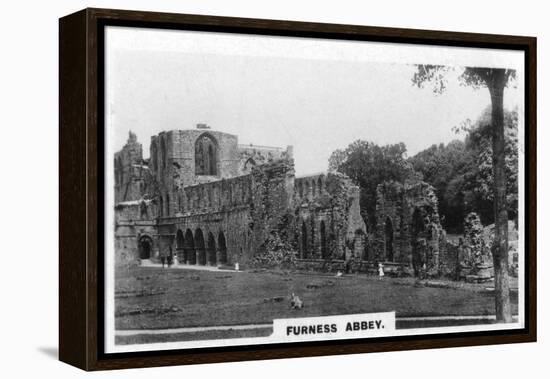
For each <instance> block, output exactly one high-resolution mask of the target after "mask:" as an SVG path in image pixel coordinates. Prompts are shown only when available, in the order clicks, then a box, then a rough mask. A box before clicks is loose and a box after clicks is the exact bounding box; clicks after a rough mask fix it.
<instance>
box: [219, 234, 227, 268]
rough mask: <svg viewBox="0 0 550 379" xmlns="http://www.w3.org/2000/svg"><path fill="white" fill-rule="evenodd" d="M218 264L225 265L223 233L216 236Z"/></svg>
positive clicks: (225, 247)
mask: <svg viewBox="0 0 550 379" xmlns="http://www.w3.org/2000/svg"><path fill="white" fill-rule="evenodd" d="M218 255H219V257H218V262H219V263H221V264H226V263H227V244H226V241H225V235H224V234H223V232H220V233H219V234H218Z"/></svg>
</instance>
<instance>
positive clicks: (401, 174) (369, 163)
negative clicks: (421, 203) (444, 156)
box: [329, 140, 417, 226]
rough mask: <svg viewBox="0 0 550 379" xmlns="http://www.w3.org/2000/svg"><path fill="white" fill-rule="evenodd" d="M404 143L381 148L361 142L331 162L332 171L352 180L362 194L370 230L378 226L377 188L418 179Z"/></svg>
mask: <svg viewBox="0 0 550 379" xmlns="http://www.w3.org/2000/svg"><path fill="white" fill-rule="evenodd" d="M406 152H407V149H406V147H405V144H404V143H398V144H395V145H386V146H378V145H376V144H375V143H372V142H367V141H363V140H357V141H355V142H353V143H351V144H350V145H349V146H348V147H347V148H346V149H344V150H336V151H334V152H333V153H332V155H331V157H330V158H329V170H330V171H339V172H341V173H344V174H346V175H347V176H349V177H350V178H351V179H352V180H353V181H354V182H355V183H356V184H357V185H358V186H359V188H360V190H361V198H360V199H361V200H360V202H361V203H360V205H361V211H362V214H363V217H364V218H366V221H367V224H368V226H371V225H374V217H375V209H376V187H378V185H379V184H380V183H383V182H385V181H390V180H393V181H397V182H405V181H406V180H413V179H415V178H417V176H416V173H415V171H414V170H413V167H412V165H411V163H410V162H408V161H407V159H406ZM365 216H366V217H365Z"/></svg>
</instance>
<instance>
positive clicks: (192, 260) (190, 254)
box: [183, 229, 197, 265]
mask: <svg viewBox="0 0 550 379" xmlns="http://www.w3.org/2000/svg"><path fill="white" fill-rule="evenodd" d="M183 250H184V255H185V261H186V262H187V264H192V265H194V264H196V263H197V255H196V252H195V238H194V237H193V232H192V231H191V230H190V229H187V230H186V231H185V238H184V247H183Z"/></svg>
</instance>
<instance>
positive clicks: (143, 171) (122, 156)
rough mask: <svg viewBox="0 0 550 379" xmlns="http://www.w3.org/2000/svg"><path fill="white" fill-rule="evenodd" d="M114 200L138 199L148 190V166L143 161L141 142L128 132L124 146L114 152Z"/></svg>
mask: <svg viewBox="0 0 550 379" xmlns="http://www.w3.org/2000/svg"><path fill="white" fill-rule="evenodd" d="M114 173H115V202H117V203H118V202H121V201H131V200H139V199H141V197H142V196H143V193H145V192H146V191H147V190H148V184H149V182H150V180H149V178H148V176H149V175H150V172H149V167H148V166H147V165H145V164H144V162H143V152H142V147H141V143H139V142H137V138H136V135H135V134H133V133H132V132H130V133H129V137H128V141H127V142H126V145H124V147H123V148H122V149H121V150H120V151H118V152H116V153H115V160H114Z"/></svg>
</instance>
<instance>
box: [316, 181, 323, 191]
mask: <svg viewBox="0 0 550 379" xmlns="http://www.w3.org/2000/svg"><path fill="white" fill-rule="evenodd" d="M317 192H318V193H319V195H320V194H322V193H323V179H322V178H321V177H319V178H318V179H317Z"/></svg>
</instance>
